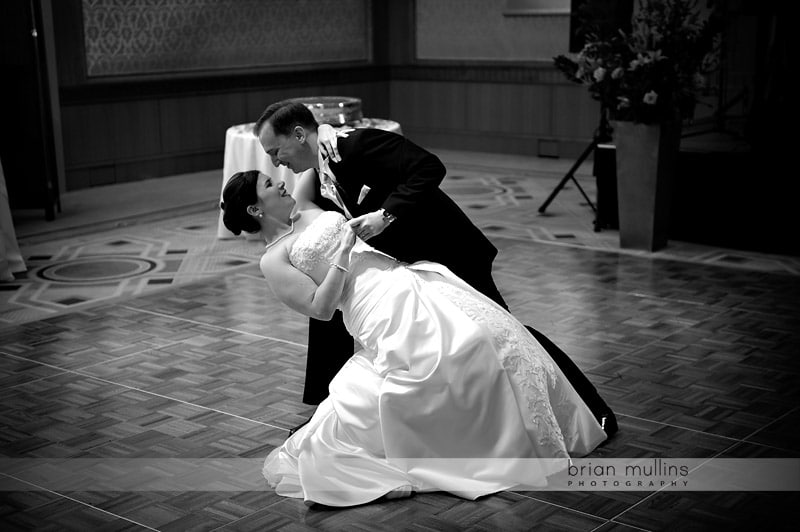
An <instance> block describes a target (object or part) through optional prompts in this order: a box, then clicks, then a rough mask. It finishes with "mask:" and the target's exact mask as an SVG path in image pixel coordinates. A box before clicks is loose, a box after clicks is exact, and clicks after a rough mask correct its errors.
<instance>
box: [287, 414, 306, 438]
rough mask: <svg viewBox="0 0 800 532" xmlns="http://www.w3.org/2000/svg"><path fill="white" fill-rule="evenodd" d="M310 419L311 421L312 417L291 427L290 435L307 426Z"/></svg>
mask: <svg viewBox="0 0 800 532" xmlns="http://www.w3.org/2000/svg"><path fill="white" fill-rule="evenodd" d="M309 421H311V417H309V418H308V419H306V420H305V421H303V422H302V423H300V424H299V425H297V426H296V427H295V428H293V429H289V436H291V435H292V434H294V433H295V432H297V431H298V430H300V429H301V428H303V427H305V426H306V425H307V424H308V422H309Z"/></svg>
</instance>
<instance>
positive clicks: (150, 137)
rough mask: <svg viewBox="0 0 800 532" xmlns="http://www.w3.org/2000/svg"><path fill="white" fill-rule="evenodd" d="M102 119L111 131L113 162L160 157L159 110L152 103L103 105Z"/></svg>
mask: <svg viewBox="0 0 800 532" xmlns="http://www.w3.org/2000/svg"><path fill="white" fill-rule="evenodd" d="M103 107H107V108H108V111H109V112H108V116H106V117H105V118H104V119H105V120H108V121H109V122H110V123H111V126H112V128H113V137H114V138H113V141H114V144H113V152H112V153H111V154H109V155H110V156H111V157H113V158H114V160H127V159H142V158H151V157H154V156H158V155H160V154H161V146H162V138H161V124H160V109H159V104H158V101H156V100H140V101H126V102H113V103H109V104H106V105H104V106H103Z"/></svg>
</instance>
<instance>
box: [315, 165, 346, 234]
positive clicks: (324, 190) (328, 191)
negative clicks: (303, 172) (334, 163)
mask: <svg viewBox="0 0 800 532" xmlns="http://www.w3.org/2000/svg"><path fill="white" fill-rule="evenodd" d="M319 188H320V194H322V197H323V198H328V199H329V200H331V201H332V202H334V203H335V204H336V205H338V206H339V208H340V209H342V210H343V211H344V213H345V216H347V218H348V219H349V218H352V217H353V216H352V215H351V214H350V211H348V210H347V207H346V206H345V204H344V201H342V197H341V195H340V194H339V184H338V183H337V182H336V176H334V174H333V171H332V170H331V169H330V166H328V160H327V159H322V157H320V165H319Z"/></svg>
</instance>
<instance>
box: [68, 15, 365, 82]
mask: <svg viewBox="0 0 800 532" xmlns="http://www.w3.org/2000/svg"><path fill="white" fill-rule="evenodd" d="M82 10H83V25H84V44H85V49H86V72H87V75H88V76H89V77H101V76H120V75H123V76H124V75H136V74H158V73H168V72H192V71H202V70H229V69H239V68H242V69H244V68H259V67H276V66H287V65H301V64H310V63H317V64H318V63H333V62H342V61H370V60H371V57H372V22H371V12H370V11H371V10H370V4H369V2H368V1H367V0H82Z"/></svg>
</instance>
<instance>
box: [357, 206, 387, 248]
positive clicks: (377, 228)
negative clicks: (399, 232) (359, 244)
mask: <svg viewBox="0 0 800 532" xmlns="http://www.w3.org/2000/svg"><path fill="white" fill-rule="evenodd" d="M348 223H349V224H350V227H352V228H353V231H354V232H355V234H357V235H358V237H359V238H360V239H361V240H365V241H366V240H369V239H370V238H372V237H375V236H378V235H379V234H381V233H383V230H384V229H386V228H387V227H388V226H389V221H388V220H387V219H386V218H385V217H384V216H383V212H382V211H373V212H368V213H367V214H363V215H361V216H359V217H358V218H353V219H352V220H350V221H349V222H348Z"/></svg>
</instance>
